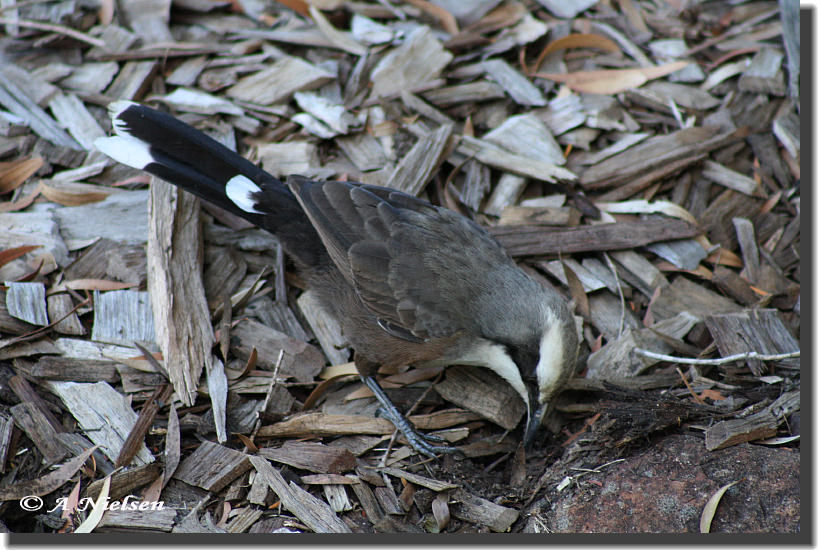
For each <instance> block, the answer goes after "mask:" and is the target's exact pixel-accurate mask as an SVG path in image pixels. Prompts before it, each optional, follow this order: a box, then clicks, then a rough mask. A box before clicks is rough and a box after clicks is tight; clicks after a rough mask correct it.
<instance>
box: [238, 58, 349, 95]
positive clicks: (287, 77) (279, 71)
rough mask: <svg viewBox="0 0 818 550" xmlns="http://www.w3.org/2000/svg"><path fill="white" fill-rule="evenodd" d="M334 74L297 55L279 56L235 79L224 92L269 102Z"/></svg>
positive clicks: (315, 85)
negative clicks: (266, 66) (271, 62)
mask: <svg viewBox="0 0 818 550" xmlns="http://www.w3.org/2000/svg"><path fill="white" fill-rule="evenodd" d="M333 78H335V75H334V74H332V73H330V72H329V71H327V70H325V69H322V68H320V67H316V66H315V65H312V64H310V63H307V62H306V61H304V60H302V59H300V58H298V57H289V56H288V57H283V58H281V59H279V60H278V61H276V62H275V63H273V64H272V65H270V66H269V67H268V68H266V69H264V70H262V71H259V72H257V73H255V74H252V75H250V76H246V77H244V78H242V79H241V80H239V82H238V83H237V84H235V85H234V86H232V87H230V88H229V89H228V90H227V95H229V96H230V97H232V98H235V99H240V100H242V101H249V102H252V103H258V104H259V105H271V104H273V103H277V102H279V101H282V100H285V99H288V98H289V97H291V96H292V95H293V94H294V93H295V92H298V91H302V90H312V89H314V88H317V87H319V86H321V85H323V84H325V83H327V82H329V81H330V80H331V79H333Z"/></svg>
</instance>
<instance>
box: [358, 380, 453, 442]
mask: <svg viewBox="0 0 818 550" xmlns="http://www.w3.org/2000/svg"><path fill="white" fill-rule="evenodd" d="M361 380H362V381H363V383H364V384H366V387H368V388H369V389H370V390H372V393H374V394H375V398H376V399H377V400H378V402H379V403H380V404H381V408H380V412H381V413H382V414H383V416H384V417H385V418H386V419H387V420H389V421H390V422H391V423H392V424H394V425H395V427H396V428H397V429H398V430H400V431H401V433H403V435H404V436H405V437H406V439H407V440H408V441H409V444H410V445H411V446H412V448H414V449H415V450H416V451H418V452H419V453H422V454H424V455H426V456H428V457H432V458H437V453H460V452H462V451H460V450H459V449H457V448H456V447H443V446H439V445H433V444H432V443H443V442H445V439H443V438H441V437H438V436H436V435H431V434H424V433H421V432H419V431H417V429H416V428H415V427H414V426H413V425H412V423H411V422H409V420H407V418H406V417H405V416H403V415H402V414H401V412H400V411H399V410H398V408H397V407H396V406H395V404H394V403H392V401H391V400H390V399H389V397H388V396H387V395H386V392H385V391H383V388H382V387H381V385H380V384H378V381H377V380H375V377H374V376H361Z"/></svg>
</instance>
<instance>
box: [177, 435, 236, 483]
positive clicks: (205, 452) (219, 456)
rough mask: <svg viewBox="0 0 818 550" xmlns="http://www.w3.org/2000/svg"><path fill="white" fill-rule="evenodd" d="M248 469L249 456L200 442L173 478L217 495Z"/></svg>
mask: <svg viewBox="0 0 818 550" xmlns="http://www.w3.org/2000/svg"><path fill="white" fill-rule="evenodd" d="M250 468H251V464H250V457H249V456H248V455H246V454H244V453H240V452H239V451H235V450H233V449H228V448H227V447H223V446H222V445H219V444H217V443H213V442H211V441H203V442H202V443H201V444H200V445H199V446H198V447H197V448H196V450H195V451H193V454H191V455H190V456H188V457H187V458H185V459H184V460H182V462H181V463H180V464H179V466H178V467H177V468H176V472H175V473H174V474H173V478H174V479H178V480H180V481H184V482H185V483H188V484H190V485H193V486H194V487H201V488H202V489H204V490H206V491H214V492H218V491H221V490H222V489H224V488H225V487H227V486H228V485H229V484H230V483H231V482H232V481H233V480H234V479H236V478H237V477H239V476H240V475H241V474H243V473H244V472H246V471H247V470H249V469H250Z"/></svg>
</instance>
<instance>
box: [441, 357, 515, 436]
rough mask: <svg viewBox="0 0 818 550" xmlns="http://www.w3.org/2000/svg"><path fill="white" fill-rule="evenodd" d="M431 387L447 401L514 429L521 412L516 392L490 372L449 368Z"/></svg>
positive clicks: (504, 426)
mask: <svg viewBox="0 0 818 550" xmlns="http://www.w3.org/2000/svg"><path fill="white" fill-rule="evenodd" d="M435 390H436V391H437V392H438V393H439V394H440V395H441V397H443V398H444V399H446V400H447V401H451V402H452V403H454V404H455V405H459V406H461V407H463V408H464V409H468V410H470V411H472V412H475V413H477V414H479V415H480V416H482V417H483V418H486V419H488V420H491V421H492V422H494V423H495V424H497V425H499V426H502V427H503V428H505V429H507V430H512V429H514V427H515V426H517V424H518V423H519V422H520V419H521V418H522V417H523V415H525V404H524V403H523V401H522V399H520V396H519V394H518V393H517V392H516V391H514V389H512V388H511V386H509V385H508V384H507V383H505V381H503V380H502V379H500V378H499V377H498V376H497V375H495V374H494V373H492V372H490V371H488V370H484V369H474V368H464V367H451V368H449V369H447V370H446V378H445V379H444V380H443V381H441V382H438V383H437V384H435Z"/></svg>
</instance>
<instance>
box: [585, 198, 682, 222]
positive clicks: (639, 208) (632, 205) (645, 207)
mask: <svg viewBox="0 0 818 550" xmlns="http://www.w3.org/2000/svg"><path fill="white" fill-rule="evenodd" d="M594 205H595V206H596V207H597V208H599V209H600V210H602V211H603V212H607V213H609V214H656V213H659V214H664V215H666V216H671V217H673V218H679V219H682V220H685V221H688V222H690V223H692V224H694V225H698V222H697V221H696V218H694V217H693V214H691V213H690V212H688V211H687V210H685V209H684V208H682V207H681V206H679V205H678V204H675V203H672V202H670V201H661V200H660V201H653V202H650V201H646V200H644V199H636V200H632V201H621V202H595V203H594Z"/></svg>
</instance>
